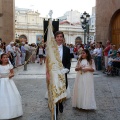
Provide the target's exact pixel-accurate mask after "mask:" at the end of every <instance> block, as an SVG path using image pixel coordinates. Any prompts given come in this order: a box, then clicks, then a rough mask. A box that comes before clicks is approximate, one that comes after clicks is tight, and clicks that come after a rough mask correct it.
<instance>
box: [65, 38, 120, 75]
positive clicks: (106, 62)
mask: <svg viewBox="0 0 120 120" xmlns="http://www.w3.org/2000/svg"><path fill="white" fill-rule="evenodd" d="M67 47H69V48H70V53H71V58H76V59H78V58H79V57H80V56H81V52H82V50H83V49H88V50H89V52H90V54H91V56H92V58H93V59H94V61H95V67H96V70H98V71H99V70H103V73H106V74H107V75H109V74H112V68H113V67H117V68H120V45H119V48H118V49H116V45H114V44H112V43H110V41H109V40H108V41H106V45H105V46H104V45H103V44H102V42H97V43H95V42H93V43H88V44H85V45H83V44H82V41H80V43H79V44H76V45H75V46H73V45H69V44H67ZM116 64H117V66H116Z"/></svg>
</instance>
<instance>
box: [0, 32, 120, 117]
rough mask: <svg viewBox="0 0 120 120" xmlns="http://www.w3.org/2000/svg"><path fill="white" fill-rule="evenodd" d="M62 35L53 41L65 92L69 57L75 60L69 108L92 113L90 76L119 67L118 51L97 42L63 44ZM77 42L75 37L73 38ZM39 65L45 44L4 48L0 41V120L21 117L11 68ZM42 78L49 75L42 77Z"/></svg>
mask: <svg viewBox="0 0 120 120" xmlns="http://www.w3.org/2000/svg"><path fill="white" fill-rule="evenodd" d="M63 39H64V34H63V32H61V31H58V32H56V34H55V40H56V43H57V44H56V46H57V47H58V48H57V47H56V48H57V49H56V50H58V54H59V57H60V59H61V62H62V64H63V69H62V70H61V71H60V72H61V74H64V75H65V84H66V90H68V86H69V83H68V80H67V74H68V73H69V71H70V67H71V60H72V58H75V59H77V65H76V67H75V71H76V78H75V82H74V87H73V97H72V107H75V108H76V107H77V108H79V109H85V110H96V109H97V107H96V101H95V92H94V77H93V72H94V71H95V70H96V69H97V70H102V69H103V66H104V71H105V73H107V74H111V73H112V72H113V71H112V68H114V67H117V68H120V48H119V49H116V46H115V45H113V44H112V43H110V41H107V42H106V46H103V45H102V43H101V42H97V43H95V42H93V43H88V44H85V45H84V44H82V40H81V39H79V43H76V44H75V45H72V44H66V43H63ZM76 39H78V38H76ZM36 60H37V63H39V64H40V65H42V64H43V63H45V60H46V44H38V45H36V44H34V43H33V44H31V45H29V44H28V43H27V42H26V43H25V42H21V43H15V42H10V43H9V44H8V45H6V44H5V43H4V42H0V97H1V99H0V108H1V109H2V111H0V115H2V116H0V119H1V118H2V119H6V118H15V117H18V116H22V115H23V111H22V102H21V96H20V94H19V91H18V90H17V88H16V86H15V84H14V82H13V80H12V77H13V76H14V71H13V68H15V67H18V66H20V65H24V64H25V63H26V62H27V63H29V62H32V63H35V62H36ZM46 78H49V75H48V74H46ZM63 108H64V107H63V104H62V102H58V103H57V104H56V113H57V114H58V109H59V111H60V112H61V113H62V112H63Z"/></svg>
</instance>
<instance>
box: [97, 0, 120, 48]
mask: <svg viewBox="0 0 120 120" xmlns="http://www.w3.org/2000/svg"><path fill="white" fill-rule="evenodd" d="M107 40H110V41H111V42H112V43H113V44H115V45H116V46H117V48H118V47H119V44H120V0H96V41H101V42H103V43H104V44H105V43H106V41H107Z"/></svg>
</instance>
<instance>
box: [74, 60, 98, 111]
mask: <svg viewBox="0 0 120 120" xmlns="http://www.w3.org/2000/svg"><path fill="white" fill-rule="evenodd" d="M78 66H84V67H86V68H93V69H94V70H95V64H94V61H92V65H90V64H89V63H88V61H87V60H86V59H83V60H82V61H81V62H78V65H77V67H78ZM72 107H77V108H81V109H87V110H95V109H96V101H95V94H94V81H93V72H82V71H78V72H77V76H76V79H75V82H74V88H73V97H72Z"/></svg>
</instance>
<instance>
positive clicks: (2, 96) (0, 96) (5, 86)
mask: <svg viewBox="0 0 120 120" xmlns="http://www.w3.org/2000/svg"><path fill="white" fill-rule="evenodd" d="M1 62H2V63H1V65H0V120H1V119H2V120H3V119H12V118H16V117H19V116H22V114H23V111H22V104H21V96H20V94H19V92H18V90H17V88H16V86H15V84H14V82H13V80H12V77H13V76H14V71H13V66H12V65H11V64H10V63H9V62H8V56H7V54H5V53H4V54H2V55H1Z"/></svg>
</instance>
